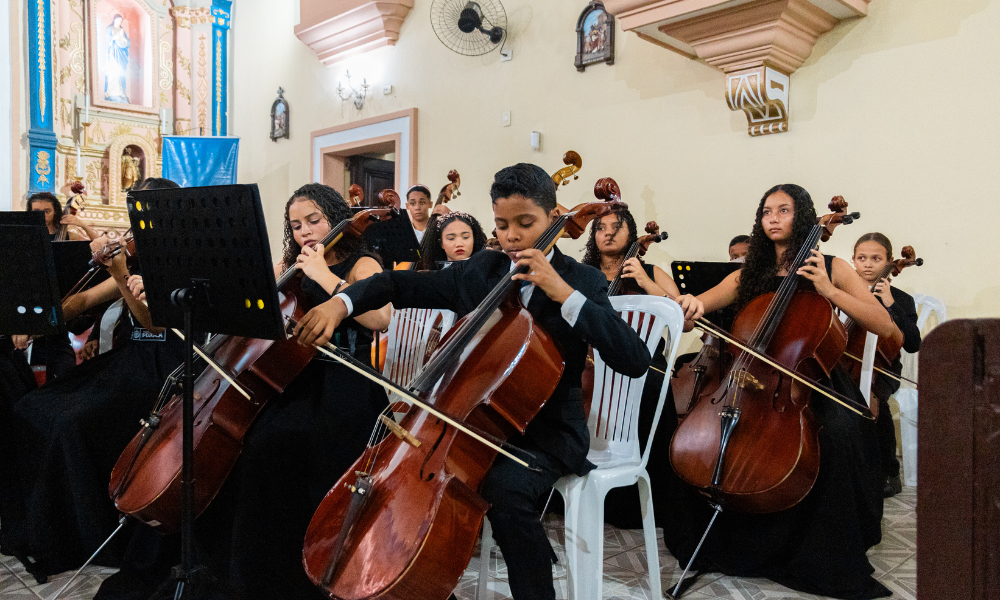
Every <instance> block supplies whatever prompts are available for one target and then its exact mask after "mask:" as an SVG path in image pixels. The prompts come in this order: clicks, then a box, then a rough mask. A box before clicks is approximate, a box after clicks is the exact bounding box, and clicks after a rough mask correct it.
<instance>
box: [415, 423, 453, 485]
mask: <svg viewBox="0 0 1000 600" xmlns="http://www.w3.org/2000/svg"><path fill="white" fill-rule="evenodd" d="M441 424H442V422H441V419H438V420H437V425H441ZM446 433H448V424H447V423H444V427H442V428H441V433H440V434H438V437H437V439H436V440H434V445H433V446H431V451H430V452H428V453H427V454H425V455H424V462H422V463H421V464H420V480H421V481H430V480H431V479H434V475H435V472H434V471H431V472H430V473H429V474H426V475H425V474H424V469H425V468H426V467H427V463H429V462H430V460H431V457H432V456H434V451H435V450H437V448H438V446H440V445H441V440H443V439H444V434H446Z"/></svg>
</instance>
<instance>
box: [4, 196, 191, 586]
mask: <svg viewBox="0 0 1000 600" xmlns="http://www.w3.org/2000/svg"><path fill="white" fill-rule="evenodd" d="M155 187H177V185H176V184H174V183H173V182H171V181H169V180H152V181H151V180H146V181H144V182H143V184H141V186H140V189H154V188H155ZM106 266H107V268H108V270H109V271H110V272H111V275H112V277H111V278H109V279H107V280H106V281H104V282H102V283H100V284H98V285H97V286H94V287H93V288H91V289H89V290H86V291H84V292H81V293H80V294H77V295H76V296H72V297H70V298H68V299H67V300H66V302H64V303H63V314H64V315H65V316H66V318H67V319H71V318H73V317H75V316H77V315H79V314H80V313H82V312H84V311H85V310H87V309H89V308H91V307H93V306H97V305H98V304H101V303H104V302H107V301H109V300H113V299H115V298H124V299H125V300H126V302H125V304H126V306H125V309H124V310H123V311H122V313H121V317H120V320H119V322H118V325H117V327H116V328H115V335H114V337H115V339H116V342H117V343H116V347H115V349H114V350H112V351H110V352H107V353H105V354H102V355H100V356H97V357H95V358H93V359H91V360H88V361H86V362H85V363H83V364H81V365H79V366H77V367H74V368H73V369H71V370H70V371H68V372H67V373H66V374H65V375H63V376H62V377H60V378H59V379H56V380H54V381H50V382H48V383H47V384H46V385H44V386H42V387H41V388H39V389H37V390H35V391H33V392H31V393H28V394H25V395H24V396H23V397H21V398H20V400H18V401H17V402H16V403H15V404H14V407H13V415H12V421H11V423H10V427H11V429H12V431H13V432H14V434H13V435H11V436H3V437H2V439H0V448H2V449H3V455H4V456H5V457H7V458H5V460H8V461H10V463H11V464H10V466H9V469H10V472H11V474H12V476H11V477H10V479H9V481H8V480H5V481H4V485H5V486H9V487H8V493H7V495H6V496H5V498H6V500H5V501H3V502H0V522H2V524H3V525H2V526H3V532H4V535H3V539H4V552H5V553H10V554H14V555H17V556H18V557H19V558H21V560H22V562H24V563H25V566H26V567H27V568H28V569H29V571H31V572H32V574H34V575H36V577H42V576H45V575H51V574H55V573H60V572H63V571H66V570H69V569H73V568H76V567H78V566H79V565H81V564H82V563H83V562H84V561H85V560H86V558H87V557H88V556H90V554H91V553H93V552H94V551H95V550H96V549H97V548H98V547H99V546H100V545H101V543H102V542H103V541H104V540H105V539H106V538H107V536H108V535H109V534H110V533H111V532H112V531H114V529H115V527H116V525H117V521H118V514H117V511H116V510H115V508H114V505H113V504H112V503H111V500H110V499H109V497H108V478H109V476H110V474H111V469H112V467H113V466H114V464H115V462H116V461H117V460H118V456H119V455H120V454H121V452H122V450H123V449H124V448H125V446H126V445H127V444H128V442H129V441H130V440H131V439H132V436H134V435H135V433H136V431H137V430H138V428H139V420H140V419H142V418H143V417H146V416H148V413H149V409H150V407H151V406H152V405H153V402H154V401H155V400H156V398H157V396H158V394H159V392H160V389H161V387H162V385H163V383H164V381H166V378H167V376H168V375H169V374H170V372H171V371H173V370H174V369H175V368H176V367H177V366H178V365H179V364H180V363H181V362H182V361H183V353H182V352H183V343H182V342H181V341H180V340H179V339H178V338H177V337H176V336H174V334H173V333H172V332H167V331H163V330H162V329H157V328H155V327H154V326H153V325H152V320H151V318H150V315H149V310H148V309H147V308H146V306H145V305H144V304H143V303H142V302H140V301H139V300H138V298H136V297H135V295H133V293H132V292H131V290H130V289H129V287H128V284H129V279H130V275H129V271H128V267H127V266H126V264H125V256H124V254H118V255H117V256H116V257H114V258H113V259H112V260H110V261H109V262H108V264H107V265H106ZM133 281H134V280H133ZM96 562H97V564H102V565H111V566H113V565H115V564H116V562H117V558H116V553H115V547H114V546H112V547H110V548H109V550H108V551H106V552H102V554H101V555H99V556H98V557H97V559H96Z"/></svg>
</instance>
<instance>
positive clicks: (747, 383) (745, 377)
mask: <svg viewBox="0 0 1000 600" xmlns="http://www.w3.org/2000/svg"><path fill="white" fill-rule="evenodd" d="M733 380H734V382H735V383H736V385H738V386H740V388H742V389H744V390H746V389H750V390H757V391H760V390H762V389H764V384H763V383H761V382H760V381H759V380H758V379H757V378H756V377H754V376H753V375H751V374H750V373H748V372H747V371H744V370H741V371H738V372H736V373H734V374H733Z"/></svg>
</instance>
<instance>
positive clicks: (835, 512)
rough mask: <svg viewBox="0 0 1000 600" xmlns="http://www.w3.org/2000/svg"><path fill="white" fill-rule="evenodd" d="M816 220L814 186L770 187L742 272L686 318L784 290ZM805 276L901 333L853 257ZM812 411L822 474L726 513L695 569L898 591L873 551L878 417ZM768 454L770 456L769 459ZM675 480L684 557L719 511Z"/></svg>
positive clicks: (815, 589)
mask: <svg viewBox="0 0 1000 600" xmlns="http://www.w3.org/2000/svg"><path fill="white" fill-rule="evenodd" d="M816 222H817V220H816V211H815V208H814V206H813V202H812V198H810V196H809V194H808V192H806V190H804V189H803V188H801V187H799V186H797V185H791V184H786V185H779V186H775V187H774V188H771V189H770V190H768V191H767V193H765V194H764V197H763V198H762V199H761V201H760V204H759V205H758V208H757V217H756V222H755V223H754V227H753V231H752V233H751V239H750V249H749V252H748V254H747V256H746V262H745V264H744V266H743V268H742V270H741V271H738V272H736V273H733V274H732V275H730V276H729V277H727V278H726V279H725V280H724V281H723V282H722V283H720V284H719V285H718V286H716V287H715V288H712V289H711V290H709V291H708V292H705V293H704V294H701V295H700V296H698V297H692V296H689V295H685V296H681V298H680V299H679V301H680V304H681V306H682V307H683V308H684V309H685V315H686V317H687V318H689V319H697V318H700V317H701V316H702V315H703V314H704V313H705V312H708V311H715V310H718V309H720V308H723V307H725V306H729V305H730V304H734V303H735V304H737V306H739V307H743V306H746V305H747V304H748V303H749V302H750V301H752V300H753V299H755V298H756V297H757V296H759V295H761V294H764V293H766V292H770V291H775V290H776V289H777V288H778V285H779V284H780V282H781V281H782V278H783V277H786V276H788V275H789V273H788V272H787V269H788V265H790V264H791V263H792V262H793V261H794V257H795V256H796V255H797V254H798V252H799V251H800V249H801V246H802V244H803V241H804V240H805V239H806V237H807V236H808V235H809V233H810V231H811V230H812V228H813V227H814V225H815V224H816ZM797 274H798V275H799V276H800V277H801V278H802V279H803V281H801V283H800V288H799V289H803V288H808V287H812V288H813V289H815V291H816V292H817V293H818V294H819V295H821V296H822V297H824V298H826V299H828V300H829V301H830V302H831V303H832V304H833V305H834V306H836V307H837V308H839V309H841V310H842V311H844V312H846V313H847V314H848V315H849V316H851V317H852V318H853V319H855V320H856V321H857V322H858V323H859V324H861V325H862V326H863V327H865V328H866V329H867V330H869V331H873V332H875V333H876V334H878V335H879V336H890V335H894V334H898V330H897V328H896V326H895V325H894V324H893V322H892V320H891V319H890V318H889V315H888V313H887V312H886V311H885V310H884V309H883V308H882V307H881V306H879V304H878V302H876V301H875V299H874V297H873V296H872V294H871V293H869V292H868V289H867V287H866V286H865V283H864V281H862V279H861V278H860V277H859V276H858V275H857V274H856V273H855V272H854V270H853V269H851V268H850V265H848V264H847V263H846V262H845V261H843V260H840V259H837V258H834V257H831V256H824V255H822V254H820V253H819V252H818V251H816V250H812V251H811V256H810V257H809V258H807V259H806V261H805V264H804V265H803V266H802V267H801V268H800V269H799V270H798V271H797ZM809 284H811V286H810V285H809ZM785 318H786V319H787V318H788V317H787V316H786V317H785ZM830 378H831V381H830V382H829V384H831V385H832V387H833V388H834V390H836V391H838V392H839V393H840V394H841V395H843V396H847V397H849V398H853V399H855V400H856V401H857V403H858V404H864V402H863V397H862V396H861V394H860V392H859V390H858V389H857V387H856V386H854V385H853V384H852V383H851V381H850V379H849V376H848V375H847V373H846V372H845V371H844V370H843V369H842V368H841V367H839V366H837V367H834V368H833V370H832V372H831V375H830ZM702 401H703V402H704V401H705V400H704V399H703V400H702ZM809 408H810V409H811V411H812V415H813V417H814V420H815V421H816V422H818V424H819V425H820V426H821V429H820V431H819V449H820V452H819V469H818V476H817V478H816V480H815V483H814V484H813V486H812V488H811V491H809V492H808V494H807V495H806V496H805V497H804V499H802V500H801V501H799V502H798V503H797V504H795V505H794V506H792V507H791V508H788V509H785V510H781V511H779V512H773V513H766V514H751V513H740V512H736V511H732V510H731V511H725V512H722V513H720V514H719V518H718V519H717V521H716V523H715V528H714V529H712V530H711V533H710V535H709V536H708V538H707V540H706V541H705V544H704V546H703V547H702V549H701V553H700V554H699V556H698V562H697V563H696V565H695V566H696V568H700V569H702V570H710V571H721V572H723V573H726V574H729V575H737V576H744V577H747V576H749V577H767V578H769V579H771V580H773V581H777V582H778V583H781V584H783V585H786V586H788V587H791V588H794V589H797V590H801V591H804V592H808V593H814V594H820V595H825V596H834V597H838V598H877V597H883V596H889V595H890V592H889V590H888V589H886V588H885V587H884V586H882V584H880V583H879V582H877V581H876V580H875V579H874V578H873V577H872V576H871V574H872V572H873V571H874V569H873V568H872V566H871V564H870V563H869V562H868V558H867V556H866V555H865V552H866V551H867V550H868V548H870V547H872V546H873V545H875V544H877V543H878V542H879V541H880V539H881V528H880V522H881V517H882V481H883V479H882V471H881V466H880V464H879V453H878V444H877V438H876V432H875V427H874V423H872V422H871V421H869V420H864V419H862V418H860V417H859V416H858V415H856V414H853V413H851V412H849V411H847V410H845V409H843V408H842V407H841V406H839V405H837V404H834V403H832V402H830V401H828V400H827V399H826V398H822V397H817V396H816V395H814V397H813V400H812V401H811V402H810V403H809ZM689 420H690V417H689V418H688V419H686V420H685V421H684V423H683V424H682V427H684V426H687V425H689ZM678 432H679V430H678ZM675 441H676V435H675ZM759 460H761V461H767V460H768V456H760V459H759ZM676 484H677V485H675V486H672V494H673V496H674V497H672V498H670V499H669V500H668V501H670V502H672V503H673V504H674V505H675V507H676V508H675V510H674V511H673V513H672V515H671V517H672V519H671V522H669V523H666V524H665V525H664V533H665V538H664V539H665V541H666V544H667V547H668V548H669V549H670V551H671V553H672V554H674V556H676V557H677V558H678V560H680V561H681V562H682V563H685V562H687V560H688V558H689V557H690V556H691V555H692V553H693V551H694V548H695V545H696V544H697V542H698V540H699V539H700V537H701V534H702V531H703V528H704V526H705V524H706V523H708V521H709V515H710V512H711V511H710V509H709V507H708V504H707V503H705V501H704V500H703V499H701V498H700V497H699V496H697V495H696V494H695V493H694V492H693V490H692V489H691V488H690V487H687V486H686V485H685V484H683V483H681V482H680V480H677V482H676ZM682 488H683V489H682Z"/></svg>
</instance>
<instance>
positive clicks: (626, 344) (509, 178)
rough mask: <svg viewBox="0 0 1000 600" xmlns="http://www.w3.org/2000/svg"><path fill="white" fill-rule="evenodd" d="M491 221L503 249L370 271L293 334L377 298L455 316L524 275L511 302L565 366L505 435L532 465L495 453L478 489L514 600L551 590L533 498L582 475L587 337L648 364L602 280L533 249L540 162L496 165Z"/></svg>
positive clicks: (632, 363) (546, 188)
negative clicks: (446, 263) (517, 431)
mask: <svg viewBox="0 0 1000 600" xmlns="http://www.w3.org/2000/svg"><path fill="white" fill-rule="evenodd" d="M490 196H491V198H492V200H493V215H494V222H495V223H496V227H497V237H498V238H499V241H500V244H501V246H502V248H503V252H479V253H477V254H476V255H475V256H473V257H472V258H471V259H469V260H467V261H463V262H459V263H454V264H452V265H451V266H450V267H449V268H447V269H442V270H439V271H425V272H411V271H392V272H386V273H382V274H380V275H376V276H373V277H371V278H369V279H367V280H365V281H364V282H361V283H359V284H356V285H354V286H351V287H350V288H348V289H347V290H346V291H345V292H343V293H341V294H338V295H336V296H334V298H333V299H331V300H330V301H329V302H326V303H324V304H321V305H319V306H317V307H316V308H314V309H313V310H311V311H310V312H309V313H308V314H307V315H306V316H305V317H304V318H303V320H302V321H301V322H300V323H299V324H298V325H297V327H296V332H295V333H296V334H297V335H298V336H299V340H300V343H303V344H314V343H315V344H323V343H325V342H326V341H327V340H328V339H329V337H330V332H331V331H332V330H333V329H334V328H336V327H337V326H338V325H339V323H341V322H342V321H343V320H344V319H346V318H348V317H349V316H350V315H351V314H354V313H355V312H357V311H365V310H370V309H371V308H372V307H375V306H380V305H382V304H384V303H385V302H392V303H393V305H394V306H396V307H397V308H407V307H413V308H443V309H449V310H452V311H454V312H455V313H457V314H458V316H459V317H461V316H463V315H465V314H467V313H469V312H471V311H473V310H474V309H475V308H476V306H477V305H478V304H479V303H480V302H481V301H482V300H483V299H484V298H486V296H487V294H489V292H490V291H491V290H492V289H493V287H494V286H495V285H496V284H497V283H499V282H500V281H501V280H502V279H503V278H504V277H511V275H510V273H511V271H512V269H514V268H515V267H527V268H529V269H530V271H529V272H528V273H527V274H517V275H514V276H513V277H512V278H513V279H515V280H519V281H522V282H523V284H522V287H521V290H520V297H521V301H522V302H523V303H524V304H525V306H526V307H527V310H528V311H529V312H530V313H531V314H532V316H533V317H534V318H535V322H536V324H538V325H539V326H540V327H541V328H543V329H544V330H545V331H547V332H548V333H549V334H550V335H551V336H552V337H553V338H554V339H555V341H556V342H557V343H558V345H559V346H560V347H561V348H562V351H563V358H564V360H565V364H566V367H565V370H564V372H563V375H562V379H561V380H560V382H559V384H558V386H557V387H556V391H555V392H554V393H553V394H552V396H551V397H550V398H549V400H548V402H547V403H546V404H545V406H544V407H543V408H542V410H541V412H540V413H539V414H538V416H536V417H535V419H534V420H532V421H531V423H530V424H529V425H528V427H527V430H526V433H525V435H524V436H522V437H519V438H517V439H514V440H512V442H513V443H514V444H515V445H517V446H519V447H521V448H524V449H526V450H528V451H529V452H531V453H532V454H533V455H534V456H535V461H534V462H535V464H534V465H533V466H534V467H536V468H537V470H528V469H524V468H522V467H521V466H520V465H518V464H516V463H515V462H513V461H511V460H509V459H507V458H504V457H500V458H498V459H497V460H496V461H495V462H494V463H493V466H492V468H491V469H490V470H489V471H488V473H487V475H486V477H485V479H484V480H483V483H482V485H481V488H480V490H479V493H480V495H481V496H482V497H483V498H484V499H485V500H486V501H487V502H489V503H490V504H491V508H490V509H489V511H488V512H487V517H488V518H489V519H490V522H491V523H492V526H493V536H494V538H495V539H496V541H497V544H498V545H499V546H500V549H501V551H502V552H503V555H504V558H505V559H506V561H507V568H508V571H509V575H510V587H511V593H512V595H513V597H514V598H515V599H516V600H527V599H533V598H546V599H552V598H554V597H555V589H554V587H553V584H552V564H551V559H550V552H551V549H550V546H549V541H548V538H547V537H546V535H545V531H544V529H543V527H542V524H541V522H540V521H539V515H538V509H537V504H538V501H539V500H540V499H542V497H543V496H547V495H548V493H549V490H550V489H551V487H552V485H553V483H555V481H556V480H557V479H558V478H559V477H561V476H563V475H566V474H569V473H575V474H578V475H583V474H585V473H587V472H588V471H590V470H591V469H592V468H593V465H592V464H591V463H590V462H589V461H588V460H587V451H588V447H589V441H590V434H589V432H588V430H587V421H586V416H585V415H584V412H583V402H582V399H581V393H580V385H581V374H582V372H583V368H584V363H585V360H586V356H587V346H588V343H592V344H593V345H594V347H595V348H596V349H597V350H598V351H600V352H601V353H602V355H606V356H607V362H608V364H609V366H611V367H612V368H614V369H615V370H617V371H619V372H621V373H624V374H626V375H628V376H631V377H638V376H640V375H642V374H643V373H644V372H645V371H646V369H647V367H648V366H649V362H650V357H649V351H648V350H647V349H646V346H645V344H643V343H642V341H641V340H640V339H639V337H638V336H637V335H636V333H635V332H634V331H632V329H631V328H630V327H628V326H627V325H626V324H625V322H624V321H622V319H621V318H620V317H619V316H618V314H617V313H616V312H615V311H614V309H613V308H612V307H611V303H610V302H609V300H608V298H607V279H606V278H605V277H604V276H603V275H602V274H601V273H600V271H598V270H597V269H594V268H592V267H589V266H586V265H582V264H580V263H578V262H577V261H575V260H573V259H572V258H570V257H568V256H566V255H564V254H563V253H562V252H560V251H559V249H558V248H555V249H553V250H552V251H551V252H550V253H549V254H548V255H543V253H542V251H540V250H536V249H534V248H533V246H534V244H535V242H536V240H537V239H538V238H539V236H540V235H541V234H542V233H543V232H544V231H545V230H546V228H547V227H548V226H549V224H550V223H552V222H553V221H554V220H555V219H556V218H557V217H558V214H559V213H558V211H557V209H556V190H555V184H553V183H552V179H551V178H550V177H549V175H548V174H547V173H546V172H545V171H544V170H543V169H541V168H540V167H537V166H535V165H529V164H523V163H522V164H518V165H514V166H512V167H507V168H505V169H503V170H501V171H500V172H498V173H497V174H496V177H495V179H494V181H493V185H492V188H491V190H490Z"/></svg>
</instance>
